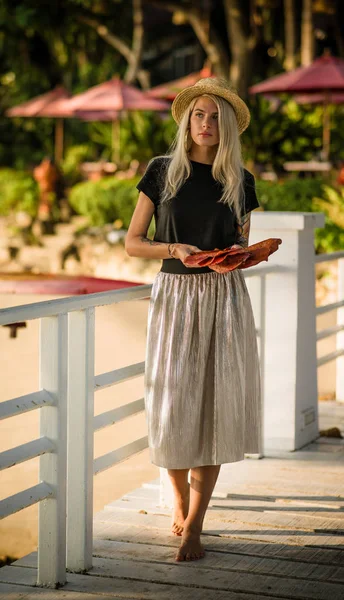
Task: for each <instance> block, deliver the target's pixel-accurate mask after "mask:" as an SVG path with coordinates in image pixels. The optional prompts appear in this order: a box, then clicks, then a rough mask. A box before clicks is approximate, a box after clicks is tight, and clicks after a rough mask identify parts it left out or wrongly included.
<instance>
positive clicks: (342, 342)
mask: <svg viewBox="0 0 344 600" xmlns="http://www.w3.org/2000/svg"><path fill="white" fill-rule="evenodd" d="M343 257H344V252H343ZM337 294H338V296H337V297H338V300H339V301H341V300H343V299H344V258H340V259H339V260H338V289H337ZM337 325H338V326H339V327H342V328H343V329H344V306H341V307H340V308H338V309H337ZM343 329H342V330H341V331H339V332H338V333H337V339H336V345H337V350H342V349H344V331H343ZM336 400H337V401H339V402H344V355H343V354H341V355H340V356H339V357H338V358H337V361H336Z"/></svg>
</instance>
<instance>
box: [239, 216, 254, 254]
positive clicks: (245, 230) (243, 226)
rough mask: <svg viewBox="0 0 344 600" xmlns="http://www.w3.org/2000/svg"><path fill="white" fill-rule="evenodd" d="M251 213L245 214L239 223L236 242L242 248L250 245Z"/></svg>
mask: <svg viewBox="0 0 344 600" xmlns="http://www.w3.org/2000/svg"><path fill="white" fill-rule="evenodd" d="M250 227H251V213H247V214H246V215H244V216H243V217H242V218H241V219H240V221H239V222H238V224H237V231H236V240H235V243H236V244H237V245H239V246H241V247H242V248H247V246H248V236H249V235H250Z"/></svg>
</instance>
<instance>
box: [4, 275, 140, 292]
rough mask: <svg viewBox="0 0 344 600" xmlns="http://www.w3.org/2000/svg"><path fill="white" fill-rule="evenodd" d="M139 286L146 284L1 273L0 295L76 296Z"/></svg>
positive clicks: (118, 280)
mask: <svg viewBox="0 0 344 600" xmlns="http://www.w3.org/2000/svg"><path fill="white" fill-rule="evenodd" d="M137 285H144V284H142V283H135V282H133V281H124V280H121V279H102V278H98V277H87V276H83V275H79V276H72V275H51V274H49V273H40V274H33V273H0V293H2V294H50V295H54V294H61V295H70V296H74V295H79V294H94V293H97V292H107V291H109V290H119V289H122V288H129V287H134V286H137Z"/></svg>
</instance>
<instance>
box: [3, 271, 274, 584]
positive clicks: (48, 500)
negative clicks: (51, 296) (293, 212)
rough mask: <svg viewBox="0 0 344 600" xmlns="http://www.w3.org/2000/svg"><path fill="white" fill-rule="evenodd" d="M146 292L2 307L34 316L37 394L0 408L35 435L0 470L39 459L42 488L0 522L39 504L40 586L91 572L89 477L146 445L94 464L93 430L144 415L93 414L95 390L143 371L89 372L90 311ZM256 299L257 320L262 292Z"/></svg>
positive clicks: (9, 315) (8, 502)
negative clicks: (27, 421) (35, 423)
mask: <svg viewBox="0 0 344 600" xmlns="http://www.w3.org/2000/svg"><path fill="white" fill-rule="evenodd" d="M276 270H278V267H276V266H268V267H266V268H261V269H258V268H255V269H252V270H250V271H247V272H246V273H245V277H247V278H251V277H257V276H259V277H261V280H262V282H265V278H266V277H267V276H268V275H269V274H270V273H275V272H276ZM151 287H152V286H151V285H142V286H137V287H134V288H132V287H131V288H128V289H123V290H116V291H113V292H104V293H99V294H89V295H85V296H78V297H71V298H64V299H61V300H51V301H46V302H39V303H35V304H29V305H25V306H17V307H14V308H8V309H3V310H0V325H9V324H11V323H16V322H19V321H28V320H31V319H40V358H39V370H40V375H39V382H40V383H39V385H40V390H39V391H37V392H34V393H31V394H26V395H24V396H21V397H19V398H14V399H11V400H8V401H6V402H2V403H1V404H0V419H5V418H9V417H13V416H17V415H19V414H22V413H25V412H27V411H30V410H36V409H40V437H39V438H38V439H36V440H33V441H31V442H29V443H26V444H23V445H21V446H17V447H16V448H13V449H11V450H8V451H6V452H2V453H1V454H0V469H5V468H8V467H11V466H14V465H16V464H19V463H21V462H24V461H27V460H30V459H32V458H35V457H38V456H39V457H40V470H39V479H40V483H38V484H37V485H35V486H33V487H31V488H29V489H26V490H24V491H22V492H20V493H18V494H15V495H13V496H10V497H8V498H6V499H5V500H2V501H1V502H0V517H1V518H4V517H6V516H9V515H11V514H13V513H15V512H17V511H19V510H22V509H24V508H26V507H28V506H30V505H32V504H35V503H37V502H39V503H40V504H39V536H38V578H37V584H38V585H43V586H56V585H61V584H63V583H64V582H65V581H66V568H67V569H68V570H69V571H77V572H80V571H84V570H87V569H89V568H91V566H92V523H93V514H92V507H93V475H96V474H97V473H99V472H101V471H103V470H105V469H108V468H110V467H112V466H113V465H115V464H116V463H118V462H120V461H121V460H124V459H125V458H128V457H129V456H132V455H133V454H135V453H136V452H139V451H141V450H143V449H145V448H147V447H148V441H147V436H145V437H143V438H140V439H137V440H135V441H134V442H131V443H130V444H128V445H126V446H122V447H121V448H119V449H116V450H113V451H112V452H109V453H108V454H105V455H104V456H101V457H99V458H97V459H95V460H94V459H93V434H94V432H95V431H97V430H99V429H101V428H103V427H107V426H110V425H112V424H114V423H115V422H118V421H120V420H122V419H124V418H126V417H128V416H130V415H133V414H135V413H138V412H140V411H143V410H144V399H143V398H140V399H138V400H135V401H134V402H130V403H129V404H125V405H123V406H120V407H118V408H116V409H113V410H110V411H107V412H105V413H102V414H100V415H97V416H96V417H95V416H94V408H93V407H94V392H96V391H98V390H101V389H103V388H105V387H109V386H112V385H116V384H117V383H120V382H123V381H126V380H127V379H130V378H133V377H137V376H139V375H142V374H143V373H144V362H141V363H137V364H132V365H128V366H126V367H124V368H121V369H117V370H115V371H111V372H108V373H103V374H101V375H97V376H95V375H94V339H95V332H94V312H95V308H96V307H97V306H104V305H110V304H115V303H118V302H123V301H128V300H138V299H142V298H147V297H149V296H150V292H151ZM263 289H264V284H262V290H263ZM261 298H262V303H261V314H262V315H263V313H264V294H263V295H262V297H261ZM263 322H264V320H263V318H262V323H263ZM261 334H262V332H261V331H257V335H258V336H259V337H260V336H261ZM262 340H263V338H261V341H262ZM260 348H261V346H260ZM261 354H262V355H263V353H262V352H261ZM262 368H263V362H262Z"/></svg>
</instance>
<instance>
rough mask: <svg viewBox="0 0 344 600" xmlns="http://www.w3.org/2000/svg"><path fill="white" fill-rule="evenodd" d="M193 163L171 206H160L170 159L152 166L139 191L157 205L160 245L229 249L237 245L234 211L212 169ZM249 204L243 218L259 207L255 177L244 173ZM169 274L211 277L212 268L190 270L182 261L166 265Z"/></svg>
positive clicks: (165, 268)
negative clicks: (187, 245)
mask: <svg viewBox="0 0 344 600" xmlns="http://www.w3.org/2000/svg"><path fill="white" fill-rule="evenodd" d="M190 163H191V174H190V176H189V177H188V179H187V180H186V181H185V183H184V184H183V185H182V187H181V188H180V189H179V191H178V193H177V195H176V196H175V197H174V198H172V199H171V200H170V201H168V202H167V203H165V202H164V203H162V204H161V203H160V196H161V191H162V189H163V184H164V174H165V173H166V168H167V166H168V158H164V157H162V158H156V159H154V160H153V161H152V163H151V164H150V165H149V166H148V168H147V170H146V172H145V174H144V175H143V177H142V179H141V180H140V181H139V182H138V184H137V186H136V187H137V189H138V190H140V191H142V192H143V193H144V194H146V196H148V197H149V198H150V200H151V201H152V202H153V203H154V206H155V210H154V218H155V235H154V240H155V241H157V242H165V243H166V242H167V243H172V242H179V243H182V244H192V245H194V246H197V247H198V248H200V250H213V249H214V248H219V249H223V248H227V247H228V246H231V245H233V244H235V239H236V236H237V220H236V216H235V213H234V210H232V208H229V207H228V206H227V205H226V204H223V203H222V202H217V201H218V200H219V199H220V198H221V194H222V186H221V184H219V182H217V181H216V180H215V179H214V178H213V175H212V172H211V169H212V165H207V164H204V163H199V162H195V161H193V160H191V161H190ZM244 191H245V203H244V209H243V211H242V212H243V214H247V213H248V212H250V211H251V210H253V209H254V208H257V207H258V206H259V203H258V200H257V196H256V192H255V184H254V177H253V175H252V174H251V173H249V171H247V170H246V169H244ZM161 271H163V272H165V273H179V274H184V273H186V274H188V273H193V274H195V273H196V274H197V273H208V272H212V271H211V269H210V268H209V267H201V268H188V267H185V266H184V265H183V263H182V261H181V260H179V259H173V258H168V259H164V260H163V261H162V267H161Z"/></svg>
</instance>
